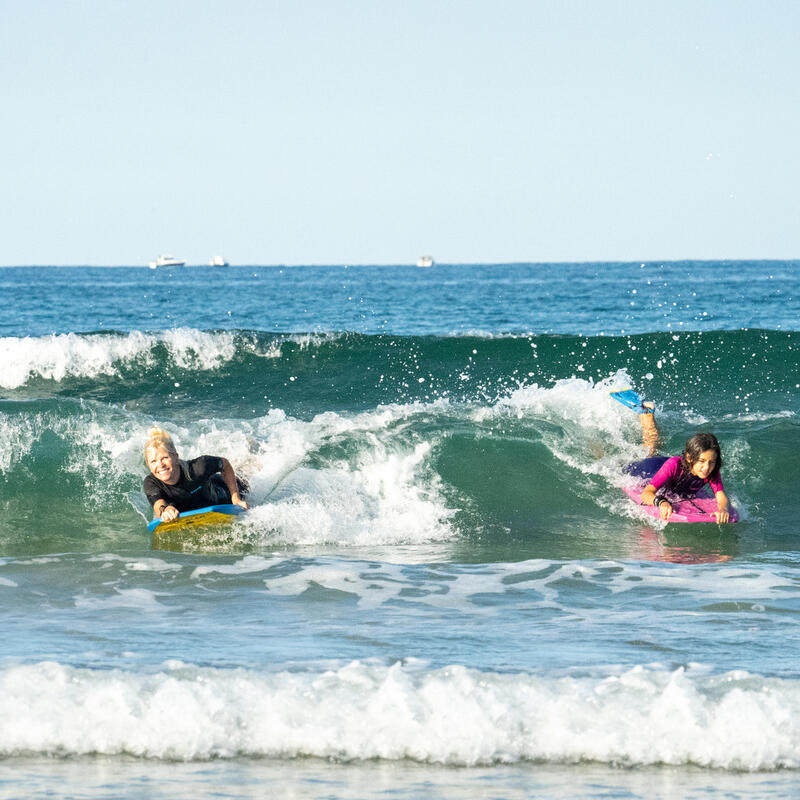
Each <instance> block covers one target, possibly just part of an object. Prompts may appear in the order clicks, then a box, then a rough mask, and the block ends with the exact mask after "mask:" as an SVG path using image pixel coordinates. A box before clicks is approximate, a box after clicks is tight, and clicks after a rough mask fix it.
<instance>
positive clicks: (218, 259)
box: [208, 256, 230, 267]
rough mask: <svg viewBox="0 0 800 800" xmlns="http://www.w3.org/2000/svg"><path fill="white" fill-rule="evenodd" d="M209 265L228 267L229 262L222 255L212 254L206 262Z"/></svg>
mask: <svg viewBox="0 0 800 800" xmlns="http://www.w3.org/2000/svg"><path fill="white" fill-rule="evenodd" d="M208 266H209V267H229V266H230V264H229V263H228V262H227V261H226V260H225V259H224V258H223V257H222V256H214V258H212V259H211V261H209V262H208Z"/></svg>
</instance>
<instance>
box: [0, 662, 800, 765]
mask: <svg viewBox="0 0 800 800" xmlns="http://www.w3.org/2000/svg"><path fill="white" fill-rule="evenodd" d="M0 691H1V692H2V696H3V698H4V704H3V708H2V711H0V754H2V755H4V756H10V755H20V754H57V755H78V754H110V755H116V754H130V755H133V756H138V757H143V758H159V759H177V760H195V759H208V758H231V757H236V756H263V757H271V758H295V757H300V756H317V757H321V758H334V759H339V760H344V761H349V760H362V759H373V758H380V759H389V760H399V759H411V760H414V761H420V762H430V763H443V764H451V765H477V764H495V763H508V762H515V761H520V760H535V761H545V762H569V763H573V762H581V761H597V762H604V763H613V764H620V765H648V764H695V765H698V766H702V767H715V768H725V769H737V770H759V769H776V768H779V767H786V768H798V767H800V682H798V681H797V680H779V679H769V678H764V677H761V676H758V675H754V674H750V673H746V672H729V673H725V674H716V675H714V674H709V673H708V672H707V671H705V670H703V669H701V668H688V669H684V668H680V669H676V670H673V671H667V670H659V669H654V668H645V667H633V668H628V669H624V670H617V671H612V672H611V674H606V675H567V676H556V677H543V676H537V675H534V674H524V673H513V674H503V673H497V672H486V671H477V670H474V669H467V668H465V667H462V666H458V665H454V666H449V667H445V668H441V669H429V668H426V667H425V666H424V665H423V664H421V663H419V662H414V661H411V662H406V663H401V662H397V663H395V664H393V665H391V666H386V665H381V664H375V663H371V662H360V661H355V662H351V663H349V664H346V665H343V666H340V667H338V668H334V669H324V668H322V669H318V670H300V671H287V670H284V671H276V672H268V671H255V670H248V669H241V668H240V669H230V670H223V669H214V668H204V667H197V666H191V665H186V664H182V663H180V662H168V663H166V664H165V665H163V666H162V668H160V669H158V670H157V671H155V672H151V673H142V672H129V671H121V670H106V671H100V670H89V669H76V668H72V667H69V666H65V665H61V664H57V663H52V662H45V663H39V664H33V665H25V666H16V667H8V668H6V669H4V670H3V671H2V672H0Z"/></svg>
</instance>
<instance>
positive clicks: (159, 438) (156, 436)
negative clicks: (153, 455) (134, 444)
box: [144, 428, 178, 462]
mask: <svg viewBox="0 0 800 800" xmlns="http://www.w3.org/2000/svg"><path fill="white" fill-rule="evenodd" d="M159 447H163V448H164V449H165V450H166V451H167V452H168V453H169V454H170V455H171V456H174V457H175V458H176V459H177V458H178V449H177V448H176V447H175V442H173V441H172V437H171V436H170V435H169V433H167V431H165V430H164V429H163V428H150V430H149V431H147V441H146V442H145V443H144V460H145V462H146V461H147V451H148V450H158V448H159Z"/></svg>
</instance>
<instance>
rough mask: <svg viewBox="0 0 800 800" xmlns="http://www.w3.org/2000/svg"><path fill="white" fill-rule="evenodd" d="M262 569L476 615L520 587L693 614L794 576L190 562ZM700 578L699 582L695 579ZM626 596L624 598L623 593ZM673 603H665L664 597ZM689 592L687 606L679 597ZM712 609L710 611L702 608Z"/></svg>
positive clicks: (649, 569)
mask: <svg viewBox="0 0 800 800" xmlns="http://www.w3.org/2000/svg"><path fill="white" fill-rule="evenodd" d="M261 572H265V573H266V572H269V573H270V574H269V575H268V576H265V577H264V578H263V580H264V585H265V586H266V590H267V591H268V592H269V593H270V594H277V595H283V596H293V597H297V596H299V595H301V594H303V593H304V592H305V591H307V590H308V589H309V588H310V587H311V586H317V587H320V588H323V589H328V590H334V591H341V592H347V593H349V594H351V595H353V596H354V597H355V598H356V599H357V602H358V605H359V606H361V607H368V608H369V607H376V606H380V605H382V604H384V603H388V602H392V603H393V604H396V603H410V604H413V605H426V606H434V607H437V608H457V609H462V610H468V611H469V613H470V614H476V613H480V614H482V615H491V614H499V615H502V614H503V613H504V612H505V607H504V605H503V604H502V603H486V602H485V598H486V597H487V596H490V595H494V596H496V597H498V598H500V597H502V596H504V595H508V594H511V595H513V596H514V597H515V598H516V599H515V602H516V603H517V604H519V602H522V600H520V597H519V595H520V592H525V599H524V603H525V605H526V607H528V608H533V607H553V608H559V609H561V610H562V611H565V612H575V611H579V612H580V615H581V617H582V618H586V619H589V618H590V617H592V616H603V615H607V613H608V594H609V593H610V594H612V595H616V596H617V600H615V604H616V605H617V606H618V608H617V610H616V611H615V615H616V616H617V618H619V617H620V616H621V615H624V614H625V613H627V612H626V611H625V610H624V609H626V608H627V609H637V605H638V604H637V601H636V596H637V595H639V594H642V593H643V594H645V595H647V596H650V595H651V594H652V592H653V590H658V591H659V593H660V595H661V596H662V597H663V598H664V600H663V607H662V610H661V614H662V620H664V619H666V615H668V614H672V613H677V614H679V615H682V614H684V613H692V614H697V613H699V612H700V608H701V607H702V606H705V605H709V604H712V603H715V604H716V603H735V604H751V605H759V604H761V605H762V610H763V607H765V606H766V605H769V604H771V603H773V602H780V601H781V600H782V599H783V598H785V597H786V596H789V595H790V594H791V593H792V592H793V591H795V590H796V588H797V586H796V583H797V582H796V579H795V578H794V576H792V575H787V574H783V573H782V572H781V571H780V570H779V569H777V568H770V567H766V566H761V567H759V568H753V567H743V566H738V565H736V564H714V565H709V564H704V565H673V564H664V563H646V562H645V563H637V562H622V561H604V562H594V561H591V562H584V561H564V562H559V561H549V560H547V559H533V560H529V561H521V562H515V563H506V564H504V563H495V564H489V565H487V564H483V565H480V566H471V565H456V564H447V565H439V566H435V567H432V566H425V567H423V568H417V567H414V566H412V565H407V564H392V563H386V562H377V561H360V560H346V559H341V558H333V557H317V558H314V559H298V558H286V557H280V556H273V557H270V558H267V557H263V556H246V557H245V558H243V559H240V560H237V561H236V562H234V563H231V564H218V565H215V564H205V565H203V566H200V567H197V568H195V570H194V571H193V573H192V579H195V580H201V579H203V578H205V577H206V576H212V575H221V576H225V575H231V576H239V575H243V574H249V575H257V574H258V573H261ZM699 577H702V580H699V579H698V578H699ZM576 578H579V579H580V580H581V581H584V582H585V583H586V585H587V587H588V586H593V587H595V588H596V589H598V590H601V591H600V592H598V594H597V597H598V598H600V599H599V600H598V603H597V604H596V605H595V604H593V603H590V602H587V600H586V597H585V592H579V593H578V594H577V595H576V596H575V600H576V602H577V605H575V604H573V602H572V599H571V598H572V597H573V595H571V594H570V593H569V592H568V591H567V592H565V591H564V588H563V586H564V583H565V582H567V581H571V580H575V579H576ZM626 595H628V596H630V599H629V600H626V599H625V596H626ZM670 596H673V597H675V598H676V600H677V601H678V605H677V609H672V608H671V606H670V604H669V601H668V599H667V598H668V597H670ZM689 597H691V598H693V601H692V603H691V604H690V605H689V606H687V605H686V602H687V598H689ZM640 611H641V609H639V610H637V611H636V613H639V612H640ZM708 613H712V612H708Z"/></svg>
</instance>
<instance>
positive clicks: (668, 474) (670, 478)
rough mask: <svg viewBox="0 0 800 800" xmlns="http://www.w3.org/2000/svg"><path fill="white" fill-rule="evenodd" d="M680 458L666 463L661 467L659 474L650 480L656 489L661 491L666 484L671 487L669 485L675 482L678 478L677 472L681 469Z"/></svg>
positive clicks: (671, 459)
mask: <svg viewBox="0 0 800 800" xmlns="http://www.w3.org/2000/svg"><path fill="white" fill-rule="evenodd" d="M679 464H680V458H675V457H674V458H670V459H669V460H668V461H665V462H664V464H663V465H662V466H661V469H659V471H658V472H656V474H655V475H653V477H652V478H650V484H651V485H652V486H655V488H656V489H660V488H661V487H662V486H664V485H665V484H666V485H667V486H669V484H671V483H673V482H674V481H675V477H676V474H675V473H676V470H679V469H680V466H679Z"/></svg>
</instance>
